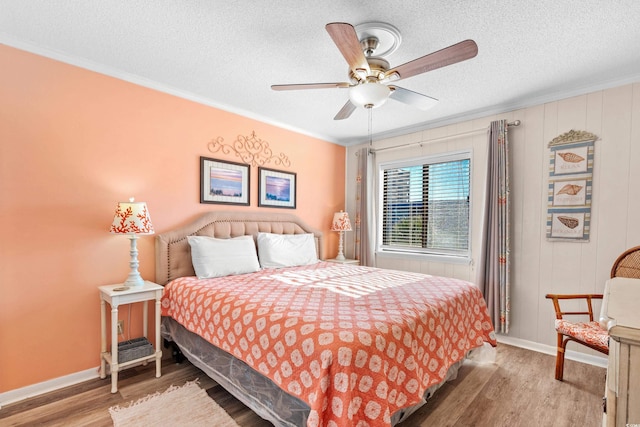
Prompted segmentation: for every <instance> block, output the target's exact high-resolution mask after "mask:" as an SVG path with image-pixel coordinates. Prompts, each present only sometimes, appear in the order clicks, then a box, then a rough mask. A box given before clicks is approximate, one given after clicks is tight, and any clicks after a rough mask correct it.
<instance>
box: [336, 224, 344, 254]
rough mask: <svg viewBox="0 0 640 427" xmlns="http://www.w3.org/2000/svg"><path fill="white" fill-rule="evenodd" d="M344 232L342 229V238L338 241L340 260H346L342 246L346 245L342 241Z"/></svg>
mask: <svg viewBox="0 0 640 427" xmlns="http://www.w3.org/2000/svg"><path fill="white" fill-rule="evenodd" d="M343 234H344V231H340V240H339V241H338V255H336V259H337V260H338V261H344V260H345V257H344V253H343V252H342V248H343V247H344V246H343V243H342V239H343Z"/></svg>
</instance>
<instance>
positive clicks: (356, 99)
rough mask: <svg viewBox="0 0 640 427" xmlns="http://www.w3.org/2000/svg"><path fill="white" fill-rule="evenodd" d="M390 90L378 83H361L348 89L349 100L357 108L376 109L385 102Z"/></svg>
mask: <svg viewBox="0 0 640 427" xmlns="http://www.w3.org/2000/svg"><path fill="white" fill-rule="evenodd" d="M390 93H391V89H389V87H388V86H387V85H383V84H380V83H362V84H359V85H356V86H353V87H352V88H351V89H349V100H350V101H351V103H352V104H353V105H355V106H357V107H364V108H377V107H379V106H381V105H382V104H384V103H385V102H387V99H388V98H389V94H390Z"/></svg>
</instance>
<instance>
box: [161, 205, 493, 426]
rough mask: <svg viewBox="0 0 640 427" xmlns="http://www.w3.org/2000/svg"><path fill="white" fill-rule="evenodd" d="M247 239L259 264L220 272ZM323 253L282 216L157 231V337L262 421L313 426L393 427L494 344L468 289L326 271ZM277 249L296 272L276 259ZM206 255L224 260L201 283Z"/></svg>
mask: <svg viewBox="0 0 640 427" xmlns="http://www.w3.org/2000/svg"><path fill="white" fill-rule="evenodd" d="M199 236H202V237H204V238H202V237H199ZM243 236H251V237H252V238H251V239H248V238H247V237H243ZM247 240H249V241H250V244H251V245H253V248H254V249H255V248H256V246H257V251H256V254H257V256H258V257H259V261H260V264H259V265H258V267H257V268H256V267H255V261H253V262H252V263H251V267H250V268H249V270H248V271H246V270H243V271H241V273H242V274H229V275H227V274H224V273H225V271H226V270H229V271H231V272H235V271H236V270H237V268H238V266H237V265H234V264H235V261H234V260H235V258H234V257H233V254H234V253H236V252H234V251H236V250H240V249H237V248H239V247H240V246H238V245H242V247H243V248H245V249H246V248H247V246H246V245H247V244H248V242H247ZM256 241H257V243H256ZM293 241H295V242H302V241H304V245H305V246H304V249H299V248H301V247H302V246H300V247H298V246H295V245H294V246H286V245H291V242H293ZM196 242H198V243H196ZM202 242H205V243H206V245H204V246H199V245H201V244H202ZM265 242H267V243H265ZM273 242H276V243H277V244H276V243H273ZM282 242H284V243H282ZM210 243H215V245H235V246H233V247H232V246H207V245H209V244H210ZM283 244H284V245H285V246H282V245H283ZM296 244H298V243H296ZM310 245H312V250H313V252H314V259H311V260H310V259H309V254H308V253H309V251H310V250H311V249H310ZM321 247H322V233H320V232H318V231H316V230H313V229H312V228H311V227H309V226H308V225H307V224H305V223H304V222H303V221H301V220H300V219H299V218H297V217H296V216H294V215H290V214H273V213H261V212H247V213H245V212H211V213H206V214H204V215H202V216H200V217H199V218H197V219H195V220H194V221H193V222H190V223H188V224H185V225H183V226H181V227H179V228H177V229H175V230H172V231H169V232H165V233H161V234H158V235H157V236H156V282H158V283H160V284H162V285H165V292H164V295H163V299H162V315H163V319H162V335H163V337H164V338H165V339H166V340H168V341H171V342H172V343H175V344H176V345H177V346H178V347H179V349H180V351H181V352H182V353H183V354H184V355H185V356H186V357H187V358H188V359H189V360H190V361H191V362H192V363H193V364H194V365H196V366H198V367H199V368H200V369H202V370H203V371H204V372H205V373H206V374H207V375H209V376H210V377H211V378H213V379H214V380H215V381H216V382H218V383H219V384H220V385H222V386H223V387H224V388H225V389H227V390H228V391H229V392H230V393H231V394H233V395H234V396H235V397H237V398H238V399H239V400H240V401H242V402H243V403H244V404H246V405H247V406H248V407H249V408H251V409H252V410H253V411H255V412H256V413H257V414H258V415H260V416H261V417H262V418H265V419H267V420H269V421H271V422H272V423H273V424H274V425H276V426H305V425H306V426H311V427H313V426H343V425H354V426H355V425H357V426H392V425H396V424H397V423H399V422H401V421H403V420H405V419H406V418H407V417H408V416H409V415H410V414H411V413H413V412H414V411H415V410H416V409H417V408H419V407H420V406H421V405H423V404H424V403H425V402H426V400H427V399H428V398H429V397H430V396H431V395H432V394H433V393H434V392H435V391H436V390H437V389H438V388H439V387H440V386H441V385H442V384H443V383H444V382H446V381H447V380H449V379H451V378H454V377H455V376H456V374H457V369H458V367H459V366H460V365H461V364H462V362H463V360H464V358H465V357H466V356H467V354H468V353H469V352H470V351H471V350H473V349H475V348H479V347H481V346H483V344H485V343H489V344H490V345H493V346H495V345H496V340H495V335H494V330H493V327H492V325H491V321H490V320H489V316H488V313H487V309H486V305H485V302H484V299H483V298H482V295H481V294H480V291H479V290H478V288H477V287H476V286H474V285H473V284H471V283H468V282H464V281H461V280H456V279H451V278H444V277H436V276H428V275H424V274H417V273H411V272H402V271H394V270H383V269H378V268H370V267H361V266H356V265H344V264H336V263H330V262H325V261H321V260H319V259H318V257H317V254H318V253H320V250H319V249H320V248H321ZM221 248H222V249H221ZM227 248H230V249H227ZM280 248H284V249H282V250H283V253H284V254H286V256H284V259H285V264H286V263H287V262H289V261H288V260H292V261H291V263H292V264H293V265H285V266H281V265H279V264H278V261H274V262H275V264H272V261H273V260H277V259H278V253H276V252H277V251H279V250H280ZM292 248H294V249H295V252H292V251H291V250H292ZM245 249H242V250H245ZM207 251H208V252H207ZM249 251H250V250H249ZM287 251H289V252H287ZM211 253H214V255H212V256H211V257H209V258H207V260H208V261H207V262H209V263H211V262H215V261H216V258H217V257H218V258H221V257H223V256H228V258H227V260H225V261H224V262H222V264H223V265H219V266H218V267H216V268H221V269H222V270H223V271H222V273H221V274H218V273H219V272H218V271H214V273H215V274H217V276H216V277H210V276H207V275H206V274H205V275H204V277H206V278H198V277H196V270H198V276H201V275H202V272H203V268H204V267H203V264H202V258H201V257H202V256H203V254H205V255H204V256H205V257H206V256H208V255H207V254H211ZM274 253H275V255H274ZM215 254H218V255H215ZM252 256H253V255H251V257H252ZM281 258H282V257H281ZM212 259H213V261H212ZM243 262H244V261H243ZM205 264H206V263H205ZM245 264H246V263H245ZM194 265H195V266H196V268H195V269H194ZM265 266H266V268H265ZM242 268H245V267H244V264H243V266H242V267H241V270H242ZM214 270H215V269H214ZM227 272H228V271H227ZM214 276H215V275H214ZM485 345H486V344H485Z"/></svg>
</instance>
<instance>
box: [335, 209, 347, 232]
mask: <svg viewBox="0 0 640 427" xmlns="http://www.w3.org/2000/svg"><path fill="white" fill-rule="evenodd" d="M331 231H351V221H349V214H348V213H347V212H342V211H340V212H336V213H335V214H333V222H332V223H331Z"/></svg>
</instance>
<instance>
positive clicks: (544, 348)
mask: <svg viewBox="0 0 640 427" xmlns="http://www.w3.org/2000/svg"><path fill="white" fill-rule="evenodd" d="M497 337H498V342H500V343H503V344H508V345H512V346H514V347H520V348H526V349H527V350H532V351H537V352H539V353H545V354H550V355H552V356H555V355H556V348H555V347H554V346H550V345H546V344H540V343H537V342H533V341H527V340H523V339H520V338H512V337H509V336H506V335H500V334H497ZM564 357H565V358H566V359H570V360H575V361H576V362H582V363H587V364H589V365H595V366H599V367H601V368H606V367H607V358H606V357H599V356H593V355H590V354H585V353H580V352H577V351H570V350H567V352H566V353H565V356H564ZM98 369H99V368H93V369H87V370H86V371H82V372H76V373H75V374H70V375H65V376H64V377H59V378H54V379H52V380H49V381H44V382H41V383H38V384H33V385H30V386H27V387H22V388H19V389H16V390H11V391H7V392H5V393H0V409H1V408H2V406H4V405H8V404H10V403H15V402H19V401H21V400H24V399H28V398H30V397H34V396H38V395H41V394H44V393H48V392H50V391H54V390H59V389H61V388H64V387H68V386H70V385H74V384H78V383H81V382H84V381H89V380H92V379H95V378H98V376H99V375H98Z"/></svg>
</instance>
